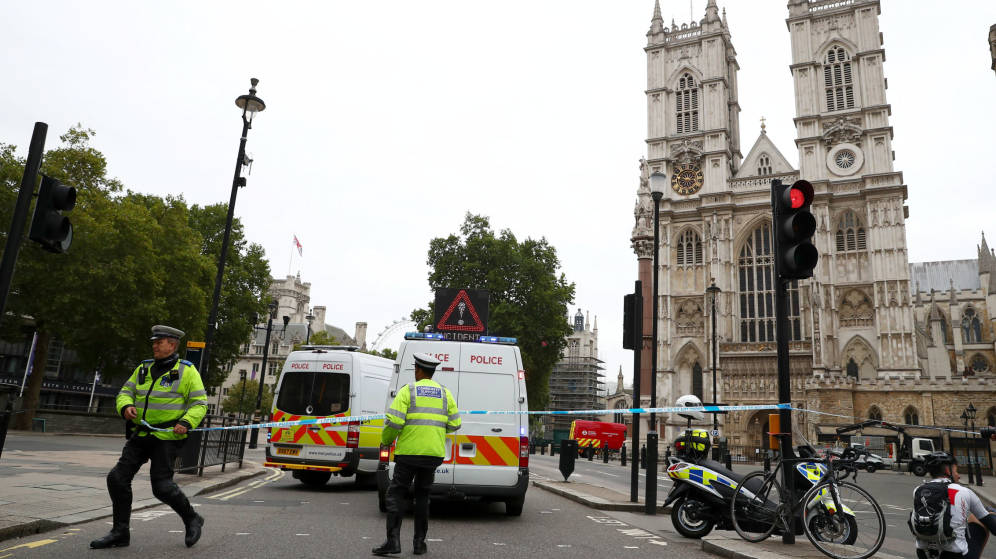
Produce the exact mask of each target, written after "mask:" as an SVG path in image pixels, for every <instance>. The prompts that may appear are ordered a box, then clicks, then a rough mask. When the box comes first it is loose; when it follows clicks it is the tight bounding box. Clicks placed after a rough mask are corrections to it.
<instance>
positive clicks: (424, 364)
mask: <svg viewBox="0 0 996 559" xmlns="http://www.w3.org/2000/svg"><path fill="white" fill-rule="evenodd" d="M415 366H416V367H418V368H420V369H422V370H424V371H427V372H430V373H431V372H434V371H435V370H436V367H438V366H439V359H436V358H435V357H433V356H431V355H429V354H428V353H416V354H415Z"/></svg>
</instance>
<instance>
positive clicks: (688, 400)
mask: <svg viewBox="0 0 996 559" xmlns="http://www.w3.org/2000/svg"><path fill="white" fill-rule="evenodd" d="M674 405H675V406H677V407H679V408H681V407H689V408H697V407H701V406H702V400H699V397H698V396H696V395H694V394H685V395H684V396H682V397H681V398H678V401H677V402H675V403H674ZM678 415H680V416H681V417H684V418H685V419H694V420H696V421H702V420H703V419H705V414H704V413H702V411H701V410H694V411H686V412H678Z"/></svg>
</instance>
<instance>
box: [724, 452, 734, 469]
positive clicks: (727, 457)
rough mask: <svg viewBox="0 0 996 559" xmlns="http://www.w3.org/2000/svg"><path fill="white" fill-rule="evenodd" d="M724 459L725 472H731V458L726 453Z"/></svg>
mask: <svg viewBox="0 0 996 559" xmlns="http://www.w3.org/2000/svg"><path fill="white" fill-rule="evenodd" d="M724 458H726V469H727V470H732V469H733V458H732V457H731V456H730V453H729V452H727V453H726V454H725V455H724Z"/></svg>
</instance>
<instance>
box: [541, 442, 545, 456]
mask: <svg viewBox="0 0 996 559" xmlns="http://www.w3.org/2000/svg"><path fill="white" fill-rule="evenodd" d="M545 455H546V445H545V444H541V445H540V456H545Z"/></svg>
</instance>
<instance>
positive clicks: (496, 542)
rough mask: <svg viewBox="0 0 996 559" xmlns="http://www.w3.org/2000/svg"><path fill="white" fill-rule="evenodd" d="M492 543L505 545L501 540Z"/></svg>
mask: <svg viewBox="0 0 996 559" xmlns="http://www.w3.org/2000/svg"><path fill="white" fill-rule="evenodd" d="M493 543H494V544H495V545H505V544H503V543H501V542H493Z"/></svg>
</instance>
